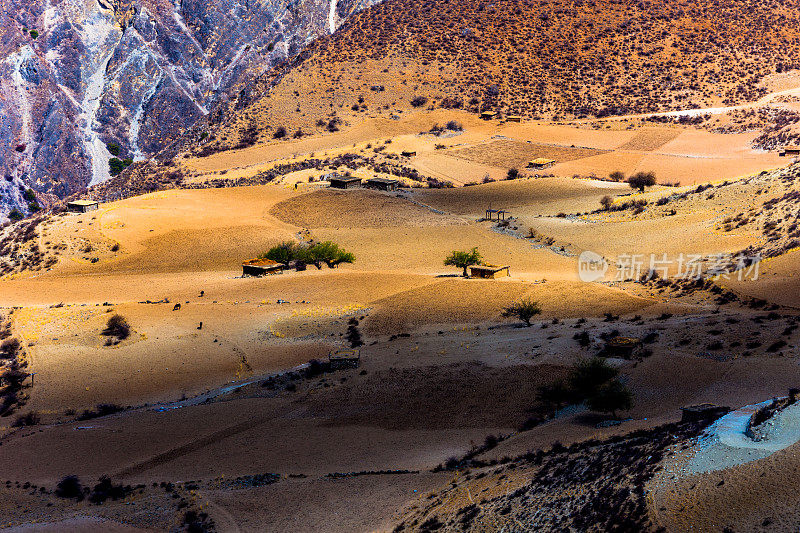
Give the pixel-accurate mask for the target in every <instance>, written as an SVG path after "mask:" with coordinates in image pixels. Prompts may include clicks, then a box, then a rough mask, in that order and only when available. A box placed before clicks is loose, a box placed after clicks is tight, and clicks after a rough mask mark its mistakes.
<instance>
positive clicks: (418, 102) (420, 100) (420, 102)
mask: <svg viewBox="0 0 800 533" xmlns="http://www.w3.org/2000/svg"><path fill="white" fill-rule="evenodd" d="M427 103H428V98H427V97H425V96H415V97H414V98H412V99H411V105H412V106H413V107H422V106H424V105H425V104H427Z"/></svg>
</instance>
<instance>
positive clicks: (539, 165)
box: [528, 157, 556, 170]
mask: <svg viewBox="0 0 800 533" xmlns="http://www.w3.org/2000/svg"><path fill="white" fill-rule="evenodd" d="M555 164H556V160H555V159H547V158H544V157H537V158H536V159H534V160H533V161H528V168H534V169H536V170H541V169H543V168H550V167H552V166H553V165H555Z"/></svg>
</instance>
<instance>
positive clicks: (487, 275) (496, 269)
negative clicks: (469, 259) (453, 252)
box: [469, 265, 511, 279]
mask: <svg viewBox="0 0 800 533" xmlns="http://www.w3.org/2000/svg"><path fill="white" fill-rule="evenodd" d="M510 275H511V273H510V272H509V267H508V265H473V266H471V267H469V277H471V278H480V279H496V278H507V277H508V276H510Z"/></svg>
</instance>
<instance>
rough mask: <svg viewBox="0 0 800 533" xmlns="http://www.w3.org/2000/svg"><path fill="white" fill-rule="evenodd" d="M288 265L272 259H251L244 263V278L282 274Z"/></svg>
mask: <svg viewBox="0 0 800 533" xmlns="http://www.w3.org/2000/svg"><path fill="white" fill-rule="evenodd" d="M285 268H286V265H284V264H283V263H278V262H277V261H273V260H272V259H251V260H250V261H245V262H244V263H242V276H256V277H261V276H270V275H273V274H282V273H283V271H284V269H285Z"/></svg>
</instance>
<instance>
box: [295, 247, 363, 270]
mask: <svg viewBox="0 0 800 533" xmlns="http://www.w3.org/2000/svg"><path fill="white" fill-rule="evenodd" d="M297 259H298V260H300V261H303V262H305V263H308V264H311V265H314V266H315V267H317V268H322V264H323V263H325V264H326V265H328V268H336V267H337V266H338V265H340V264H342V263H352V262H354V261H355V260H356V256H355V255H353V254H352V253H351V252H348V251H346V250H344V249H343V248H340V247H339V245H338V244H336V243H333V242H331V241H325V242H320V243H317V244H315V245H313V246H311V247H310V248H304V249H301V250H299V251H298V254H297Z"/></svg>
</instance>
